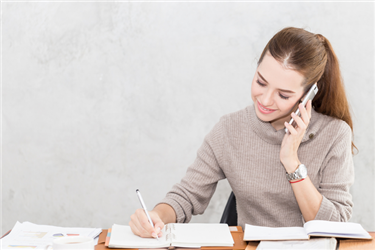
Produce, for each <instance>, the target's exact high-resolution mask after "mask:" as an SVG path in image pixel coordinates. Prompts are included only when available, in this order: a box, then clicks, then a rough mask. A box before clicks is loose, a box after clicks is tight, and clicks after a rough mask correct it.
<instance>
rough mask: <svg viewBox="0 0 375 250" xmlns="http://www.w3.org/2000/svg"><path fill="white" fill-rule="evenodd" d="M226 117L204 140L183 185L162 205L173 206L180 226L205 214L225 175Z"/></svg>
mask: <svg viewBox="0 0 375 250" xmlns="http://www.w3.org/2000/svg"><path fill="white" fill-rule="evenodd" d="M222 123H223V118H222V119H221V120H220V122H219V123H217V124H216V125H215V126H214V128H213V129H212V130H211V131H210V132H209V134H208V135H207V136H206V137H205V138H204V141H203V144H202V146H201V147H200V148H199V149H198V152H197V157H196V159H195V161H194V162H193V164H192V165H190V167H189V168H188V169H187V171H186V174H185V176H184V177H183V178H182V180H181V182H180V183H177V184H175V185H174V186H173V187H172V189H171V190H170V191H169V192H168V193H167V195H166V197H165V198H164V199H163V200H162V201H161V202H160V203H159V204H161V203H165V204H168V205H170V206H171V207H172V208H173V209H174V210H175V212H176V215H177V223H187V222H189V221H190V220H191V217H192V215H197V214H203V212H204V211H205V209H206V208H207V206H208V203H209V201H210V199H211V197H212V195H213V194H214V192H215V190H216V186H217V183H218V181H219V180H221V179H224V178H225V175H224V173H223V171H222V169H221V168H220V163H221V162H222V154H223V144H224V143H223V129H222V127H223V124H222Z"/></svg>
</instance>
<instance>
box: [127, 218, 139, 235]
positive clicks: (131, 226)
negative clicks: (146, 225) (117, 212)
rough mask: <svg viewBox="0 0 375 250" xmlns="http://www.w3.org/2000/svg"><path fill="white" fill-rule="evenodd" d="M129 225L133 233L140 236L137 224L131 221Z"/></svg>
mask: <svg viewBox="0 0 375 250" xmlns="http://www.w3.org/2000/svg"><path fill="white" fill-rule="evenodd" d="M129 226H130V229H131V230H132V232H133V234H135V235H138V236H141V235H140V233H139V230H138V228H137V226H136V225H135V224H134V223H133V221H130V222H129Z"/></svg>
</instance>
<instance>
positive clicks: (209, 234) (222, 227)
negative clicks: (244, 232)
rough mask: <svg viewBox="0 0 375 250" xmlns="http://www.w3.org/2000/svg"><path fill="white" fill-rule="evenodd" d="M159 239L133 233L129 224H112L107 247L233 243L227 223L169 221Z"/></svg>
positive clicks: (158, 246)
mask: <svg viewBox="0 0 375 250" xmlns="http://www.w3.org/2000/svg"><path fill="white" fill-rule="evenodd" d="M162 232H163V236H162V237H159V239H155V238H142V237H139V236H137V235H134V234H133V232H132V231H131V229H130V226H122V225H117V224H114V225H113V226H112V229H111V234H110V239H109V244H108V247H109V248H163V247H171V246H173V247H188V248H200V247H202V246H213V247H215V246H230V247H232V246H233V244H234V241H233V238H232V234H231V232H230V230H229V227H228V225H227V224H211V223H210V224H205V223H188V224H181V223H169V224H167V225H165V226H164V228H163V229H162Z"/></svg>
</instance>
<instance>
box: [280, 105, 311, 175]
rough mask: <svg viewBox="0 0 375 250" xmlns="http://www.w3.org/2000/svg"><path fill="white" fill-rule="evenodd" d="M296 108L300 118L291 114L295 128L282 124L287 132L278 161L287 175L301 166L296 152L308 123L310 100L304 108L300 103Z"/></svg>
mask: <svg viewBox="0 0 375 250" xmlns="http://www.w3.org/2000/svg"><path fill="white" fill-rule="evenodd" d="M298 108H299V111H300V113H301V117H299V116H297V115H296V114H294V112H293V113H292V118H293V119H294V121H295V122H296V123H297V126H296V127H295V128H294V127H293V126H292V125H290V124H289V123H287V122H285V123H284V125H285V127H286V128H287V129H288V130H289V132H288V133H286V134H285V136H284V138H283V141H282V143H281V149H280V161H281V163H282V164H283V165H284V167H285V170H286V171H287V172H288V173H292V172H294V171H295V170H296V169H297V167H298V165H299V164H301V162H300V161H299V159H298V155H297V151H298V148H299V145H300V144H301V141H302V138H303V136H304V135H305V132H306V129H307V126H308V125H309V123H310V118H311V100H309V101H308V102H307V104H306V108H305V107H304V106H303V105H302V103H300V104H299V106H298Z"/></svg>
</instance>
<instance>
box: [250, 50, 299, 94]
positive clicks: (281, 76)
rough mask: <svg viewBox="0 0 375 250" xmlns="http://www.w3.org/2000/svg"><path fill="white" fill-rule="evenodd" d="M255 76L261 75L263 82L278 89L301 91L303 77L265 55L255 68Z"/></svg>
mask: <svg viewBox="0 0 375 250" xmlns="http://www.w3.org/2000/svg"><path fill="white" fill-rule="evenodd" d="M257 74H261V76H263V78H264V80H265V81H266V82H267V83H268V84H270V85H271V86H273V87H274V88H279V89H289V90H293V91H295V92H296V91H302V89H303V86H302V83H303V81H304V79H305V77H304V76H303V75H302V74H301V73H299V72H298V71H296V70H293V69H291V68H288V67H285V65H284V63H281V62H279V61H277V60H276V59H275V58H273V57H272V56H271V54H269V53H267V54H266V55H265V56H264V58H263V60H262V62H261V63H260V65H259V66H258V68H257Z"/></svg>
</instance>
